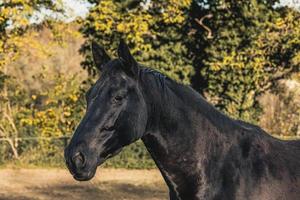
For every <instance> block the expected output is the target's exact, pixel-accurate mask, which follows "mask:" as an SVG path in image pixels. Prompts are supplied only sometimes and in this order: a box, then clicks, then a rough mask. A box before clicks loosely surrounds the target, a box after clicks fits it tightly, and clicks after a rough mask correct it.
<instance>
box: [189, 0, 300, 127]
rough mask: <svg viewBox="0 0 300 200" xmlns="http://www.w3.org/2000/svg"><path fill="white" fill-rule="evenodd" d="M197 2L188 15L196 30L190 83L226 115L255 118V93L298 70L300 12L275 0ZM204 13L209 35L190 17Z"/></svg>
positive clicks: (262, 91) (271, 86)
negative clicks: (277, 5) (279, 4)
mask: <svg viewBox="0 0 300 200" xmlns="http://www.w3.org/2000/svg"><path fill="white" fill-rule="evenodd" d="M198 2H199V3H200V5H202V6H199V5H198V4H194V5H193V9H192V11H191V17H190V18H191V19H192V20H191V24H192V27H194V28H195V29H196V30H197V32H196V34H194V35H193V38H192V40H191V41H190V46H191V51H192V52H193V53H194V54H195V57H196V59H195V60H194V67H195V68H196V72H197V74H196V77H195V81H194V82H193V84H194V87H195V88H196V89H197V90H200V91H201V92H203V93H204V94H205V96H206V97H207V98H208V100H209V101H211V102H212V103H213V104H215V105H216V106H217V107H218V108H219V109H221V110H223V111H224V112H225V113H227V114H229V115H230V116H232V117H234V118H239V119H244V120H246V121H250V122H256V120H257V119H258V116H259V114H260V106H259V103H258V100H257V97H258V96H260V95H261V94H263V93H264V92H265V91H267V90H269V89H270V88H273V87H274V85H275V84H276V81H277V80H279V79H282V78H285V77H288V76H289V75H290V74H292V73H293V72H296V71H299V54H300V52H299V50H300V40H299V39H300V34H299V31H300V20H299V17H300V14H299V13H298V12H296V11H294V10H292V9H288V8H275V7H274V4H275V3H276V2H277V1H258V0H248V1H246V2H245V1H208V2H206V1H201V0H199V1H198ZM203 5H205V6H203ZM207 14H210V15H212V18H211V19H208V20H205V21H204V22H205V24H206V25H207V26H208V27H209V29H211V31H212V34H213V38H208V37H207V33H206V32H205V29H204V28H203V27H202V26H200V25H199V24H197V23H196V22H194V18H197V19H201V18H202V17H203V16H205V15H207Z"/></svg>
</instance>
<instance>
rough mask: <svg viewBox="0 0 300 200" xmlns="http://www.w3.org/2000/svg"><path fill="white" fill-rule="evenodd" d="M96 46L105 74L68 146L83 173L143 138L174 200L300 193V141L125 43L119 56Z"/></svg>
mask: <svg viewBox="0 0 300 200" xmlns="http://www.w3.org/2000/svg"><path fill="white" fill-rule="evenodd" d="M93 51H94V59H95V63H96V65H97V66H98V67H99V68H100V69H101V70H102V71H103V74H102V76H101V78H100V79H99V80H98V81H97V83H96V84H95V85H94V86H93V87H92V88H91V90H90V92H89V93H88V95H87V102H88V108H87V112H86V115H85V117H84V118H83V120H82V122H81V123H80V125H79V126H78V128H77V130H76V132H75V134H74V136H73V138H72V140H71V142H70V144H69V146H68V148H66V150H65V158H66V162H67V166H68V168H69V169H70V171H71V173H72V174H73V176H74V178H75V179H77V180H89V179H91V178H92V177H93V176H94V174H95V171H96V168H97V166H98V165H100V164H102V163H103V162H104V161H105V160H106V159H108V158H110V157H112V156H114V155H115V154H116V153H118V152H119V151H120V150H121V149H122V147H124V146H126V145H128V144H130V143H133V142H134V141H136V140H137V139H140V138H141V139H142V140H143V142H144V144H145V146H146V148H147V149H148V151H149V152H150V154H151V156H152V158H153V159H154V161H155V163H156V164H157V166H158V168H159V169H160V171H161V173H162V175H163V177H164V179H165V181H166V183H167V185H168V187H169V191H170V199H171V200H180V199H181V200H196V199H205V200H238V199H240V200H254V199H255V200H257V199H261V200H275V199H278V200H281V199H287V200H297V199H300V181H299V180H300V142H299V141H282V140H279V139H276V138H273V137H271V136H270V135H268V134H267V133H265V132H264V131H263V130H262V129H261V128H259V127H258V126H255V125H252V124H248V123H245V122H242V121H238V120H233V119H231V118H229V117H227V116H226V115H224V114H222V113H220V112H219V111H217V110H216V109H215V108H214V107H213V106H212V105H210V104H209V103H208V102H207V101H206V100H205V99H203V98H202V97H201V96H200V94H199V93H197V92H195V91H194V90H193V89H192V88H190V87H188V86H184V85H181V84H178V83H176V82H175V81H173V80H171V79H169V78H167V77H166V76H164V75H162V74H161V73H159V72H157V71H154V70H151V69H148V68H144V67H141V66H140V65H139V64H137V62H136V61H135V60H134V59H133V57H132V56H131V54H130V52H129V49H128V47H127V46H126V44H125V43H123V42H121V44H120V46H119V49H118V54H119V59H115V60H112V61H111V60H110V59H109V57H108V56H107V54H106V53H105V51H104V50H103V48H102V47H100V46H98V45H96V44H94V45H93ZM102 58H105V59H102ZM112 88H113V89H112Z"/></svg>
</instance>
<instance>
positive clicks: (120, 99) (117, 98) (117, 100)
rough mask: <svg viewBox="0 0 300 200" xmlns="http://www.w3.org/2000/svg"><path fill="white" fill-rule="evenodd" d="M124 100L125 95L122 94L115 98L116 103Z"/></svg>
mask: <svg viewBox="0 0 300 200" xmlns="http://www.w3.org/2000/svg"><path fill="white" fill-rule="evenodd" d="M122 100H123V97H122V96H115V98H114V101H115V102H116V103H118V102H120V101H122Z"/></svg>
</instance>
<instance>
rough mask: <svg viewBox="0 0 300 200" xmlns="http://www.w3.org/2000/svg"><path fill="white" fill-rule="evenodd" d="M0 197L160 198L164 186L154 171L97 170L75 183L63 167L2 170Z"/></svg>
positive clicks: (29, 199)
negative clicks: (93, 175)
mask: <svg viewBox="0 0 300 200" xmlns="http://www.w3.org/2000/svg"><path fill="white" fill-rule="evenodd" d="M0 199H1V200H53V199H59V200H69V199H70V200H81V199H85V200H97V199H99V200H117V199H118V200H138V199H143V200H163V199H168V195H167V188H166V186H165V185H164V183H163V180H162V177H161V175H160V173H159V172H158V171H157V170H124V169H99V170H98V172H97V175H96V177H95V178H94V179H93V180H92V181H90V182H77V181H75V180H74V179H73V178H72V176H71V175H70V174H69V173H68V171H67V170H64V169H1V170H0Z"/></svg>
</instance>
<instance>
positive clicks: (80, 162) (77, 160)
mask: <svg viewBox="0 0 300 200" xmlns="http://www.w3.org/2000/svg"><path fill="white" fill-rule="evenodd" d="M72 161H73V163H74V164H75V166H76V167H77V168H83V167H84V166H85V158H84V156H83V154H82V153H81V152H77V153H75V155H74V156H73V157H72Z"/></svg>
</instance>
